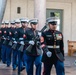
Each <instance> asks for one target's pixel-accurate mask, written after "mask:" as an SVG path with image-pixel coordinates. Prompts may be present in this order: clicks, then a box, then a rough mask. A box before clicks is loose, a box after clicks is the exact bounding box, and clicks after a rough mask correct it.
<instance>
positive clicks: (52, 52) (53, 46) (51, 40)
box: [41, 17, 65, 75]
mask: <svg viewBox="0 0 76 75" xmlns="http://www.w3.org/2000/svg"><path fill="white" fill-rule="evenodd" d="M47 22H48V26H49V29H48V30H47V31H45V32H44V33H43V34H42V41H41V42H42V45H41V46H42V48H43V49H44V48H45V47H47V49H44V50H43V56H42V61H43V64H44V70H43V74H42V75H50V73H51V69H52V66H53V65H54V66H55V69H56V75H65V71H64V42H63V35H62V33H61V32H60V31H58V30H56V27H57V18H56V17H51V18H48V19H47Z"/></svg>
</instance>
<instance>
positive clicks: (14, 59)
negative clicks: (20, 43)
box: [12, 50, 18, 69]
mask: <svg viewBox="0 0 76 75" xmlns="http://www.w3.org/2000/svg"><path fill="white" fill-rule="evenodd" d="M12 52H13V57H12V66H13V69H16V67H17V65H18V50H12Z"/></svg>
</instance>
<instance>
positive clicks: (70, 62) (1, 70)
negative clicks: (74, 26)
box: [0, 56, 76, 75]
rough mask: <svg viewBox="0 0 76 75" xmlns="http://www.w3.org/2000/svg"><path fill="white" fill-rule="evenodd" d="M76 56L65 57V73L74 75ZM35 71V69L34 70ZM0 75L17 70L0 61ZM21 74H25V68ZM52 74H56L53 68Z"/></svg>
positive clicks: (14, 74)
mask: <svg viewBox="0 0 76 75" xmlns="http://www.w3.org/2000/svg"><path fill="white" fill-rule="evenodd" d="M75 59H76V56H72V57H68V56H66V57H65V62H64V63H65V75H76V63H75ZM34 71H35V70H34ZM0 75H18V74H17V70H16V71H13V70H12V67H11V66H10V67H6V64H2V63H0ZM21 75H27V74H26V70H24V71H22V72H21ZM52 75H56V73H55V68H54V67H53V68H52Z"/></svg>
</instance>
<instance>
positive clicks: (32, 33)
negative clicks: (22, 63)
mask: <svg viewBox="0 0 76 75" xmlns="http://www.w3.org/2000/svg"><path fill="white" fill-rule="evenodd" d="M37 24H38V20H37V19H32V20H30V25H31V28H30V29H29V30H27V31H26V37H27V40H28V44H29V45H32V48H31V49H29V50H27V48H26V63H27V67H26V71H27V75H33V67H34V64H35V66H36V73H35V75H41V64H42V63H41V58H42V51H41V49H39V48H38V44H37V43H38V42H39V41H40V38H37V39H36V41H33V38H34V37H36V36H37V35H38V31H37V30H36V26H37Z"/></svg>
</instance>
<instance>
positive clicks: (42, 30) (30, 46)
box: [26, 24, 47, 52]
mask: <svg viewBox="0 0 76 75" xmlns="http://www.w3.org/2000/svg"><path fill="white" fill-rule="evenodd" d="M46 28H47V24H45V26H44V27H43V28H42V29H41V32H44V30H45V29H46ZM37 38H39V36H36V37H33V38H32V40H33V41H34V42H35V41H36V39H37ZM32 47H33V45H31V44H30V45H29V46H28V47H27V48H26V51H28V52H31V49H32Z"/></svg>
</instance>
